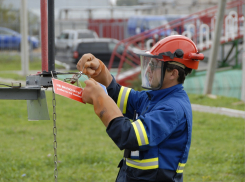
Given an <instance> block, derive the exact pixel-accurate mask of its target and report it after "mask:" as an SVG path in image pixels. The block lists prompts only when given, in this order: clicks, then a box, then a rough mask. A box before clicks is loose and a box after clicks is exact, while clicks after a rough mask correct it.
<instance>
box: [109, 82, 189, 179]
mask: <svg viewBox="0 0 245 182" xmlns="http://www.w3.org/2000/svg"><path fill="white" fill-rule="evenodd" d="M107 90H108V94H109V95H110V97H111V98H112V99H113V100H114V101H115V102H116V103H117V105H118V107H119V108H120V109H121V111H122V113H123V115H124V116H125V117H118V118H115V119H113V120H112V121H111V122H110V124H109V126H108V127H107V133H108V135H109V136H110V137H111V138H112V140H113V141H114V142H115V144H116V145H117V146H118V147H119V148H120V149H121V150H123V149H129V150H130V151H131V155H130V157H129V158H126V159H124V160H123V161H122V167H121V170H120V172H119V175H118V177H117V182H136V181H141V182H144V181H162V182H180V181H183V169H184V166H185V163H186V161H187V158H188V153H189V149H190V144H191V131H192V110H191V104H190V101H189V98H188V96H187V94H186V92H185V91H184V90H183V86H182V85H181V84H178V85H175V86H173V87H170V88H166V89H162V90H156V91H141V92H139V91H135V90H133V89H130V88H127V87H123V86H120V85H119V84H117V83H116V81H115V79H114V78H113V81H112V82H111V84H110V85H109V87H108V88H107ZM134 111H136V113H137V117H136V119H135V121H134V122H131V121H130V120H129V119H133V115H134Z"/></svg>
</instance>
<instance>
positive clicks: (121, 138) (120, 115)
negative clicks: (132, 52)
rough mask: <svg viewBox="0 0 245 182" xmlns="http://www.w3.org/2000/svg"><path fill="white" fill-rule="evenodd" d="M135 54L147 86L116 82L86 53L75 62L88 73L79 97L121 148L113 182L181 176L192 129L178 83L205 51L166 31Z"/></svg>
mask: <svg viewBox="0 0 245 182" xmlns="http://www.w3.org/2000/svg"><path fill="white" fill-rule="evenodd" d="M136 54H138V55H140V60H141V78H142V87H143V88H145V89H149V90H147V91H140V92H139V91H135V90H133V89H131V88H127V87H124V86H121V85H119V84H118V83H117V82H116V80H115V79H114V78H113V76H112V75H111V74H110V72H109V71H108V69H107V68H106V66H105V65H104V64H103V62H101V61H100V60H99V59H97V58H95V57H94V56H93V55H92V54H85V55H83V56H82V58H81V59H80V61H79V62H78V63H77V68H78V70H80V71H83V73H84V74H86V75H88V76H89V77H91V78H90V79H89V80H87V81H85V84H86V87H85V88H84V91H83V95H82V99H83V101H84V102H86V103H89V104H93V105H94V111H95V113H96V114H97V115H98V117H99V118H100V119H101V121H102V122H103V123H104V125H105V126H106V127H107V129H106V131H107V133H108V135H109V136H110V137H111V139H112V140H113V141H114V142H115V144H116V145H117V146H118V147H119V148H120V149H121V150H123V149H125V153H124V158H123V159H122V160H121V162H120V163H119V167H120V171H119V173H118V176H117V179H116V182H146V181H158V182H160V181H161V182H181V181H183V170H184V166H185V164H186V161H187V158H188V153H189V149H190V144H191V132H192V110H191V104H190V101H189V98H188V96H187V94H186V92H185V91H184V90H183V86H182V84H183V83H184V80H185V76H186V75H187V74H189V73H190V72H191V70H192V69H197V68H198V64H199V60H202V59H203V58H204V56H203V54H200V53H199V52H198V50H197V47H196V45H195V44H194V43H193V42H192V41H191V40H190V39H189V38H187V37H184V36H181V35H173V36H169V37H166V38H164V39H162V40H160V41H159V42H157V43H156V44H155V45H154V46H153V47H152V48H151V49H150V50H149V51H141V52H137V53H136ZM98 82H99V83H101V84H103V85H105V86H106V88H107V91H108V95H107V94H106V93H105V92H104V91H103V88H102V87H101V86H100V85H99V83H98ZM130 119H132V120H133V122H130Z"/></svg>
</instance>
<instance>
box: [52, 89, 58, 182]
mask: <svg viewBox="0 0 245 182" xmlns="http://www.w3.org/2000/svg"><path fill="white" fill-rule="evenodd" d="M52 92H53V100H52V103H53V124H54V127H53V135H54V142H53V147H54V179H55V182H57V180H58V169H57V162H58V158H57V140H56V136H57V127H56V100H55V93H54V88H53V87H52Z"/></svg>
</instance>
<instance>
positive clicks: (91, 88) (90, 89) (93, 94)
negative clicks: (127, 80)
mask: <svg viewBox="0 0 245 182" xmlns="http://www.w3.org/2000/svg"><path fill="white" fill-rule="evenodd" d="M85 84H86V86H85V88H84V90H83V94H82V99H83V101H84V102H85V103H89V104H93V105H94V112H95V113H96V115H97V116H98V117H99V118H100V119H101V121H102V122H103V123H104V125H105V126H106V127H107V126H108V125H109V123H110V122H111V121H112V120H113V119H114V118H116V117H122V116H123V115H122V112H121V111H120V109H119V108H118V107H117V104H116V103H115V102H114V101H113V100H112V98H110V96H108V95H107V94H106V93H105V91H104V89H103V88H102V87H101V86H100V84H99V83H97V82H96V81H95V80H94V79H92V78H90V79H89V80H86V81H85Z"/></svg>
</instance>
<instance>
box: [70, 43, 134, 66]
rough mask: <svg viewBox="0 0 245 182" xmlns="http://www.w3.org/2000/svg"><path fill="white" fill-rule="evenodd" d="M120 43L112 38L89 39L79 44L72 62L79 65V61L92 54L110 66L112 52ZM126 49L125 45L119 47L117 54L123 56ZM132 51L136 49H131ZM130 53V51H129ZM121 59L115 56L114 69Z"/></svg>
mask: <svg viewBox="0 0 245 182" xmlns="http://www.w3.org/2000/svg"><path fill="white" fill-rule="evenodd" d="M118 42H119V41H118V40H117V39H111V38H98V39H87V40H84V41H81V42H79V43H78V44H77V45H76V46H75V48H74V52H73V60H72V62H73V63H75V64H77V62H78V61H79V59H80V58H81V57H82V56H83V55H84V54H86V53H91V54H93V55H94V56H95V57H97V58H98V59H100V60H101V61H102V62H103V63H104V64H105V65H106V66H108V64H109V62H110V58H111V55H112V52H113V50H114V48H115V46H116V45H117V43H118ZM124 49H125V47H124V46H123V45H119V46H118V48H117V52H118V53H119V54H120V55H121V54H122V53H123V51H124ZM128 49H130V50H131V51H133V49H136V48H131V47H129V48H128ZM129 52H130V51H129ZM119 62H120V59H119V58H118V57H117V56H115V58H114V61H113V65H112V67H113V68H116V67H118V66H119Z"/></svg>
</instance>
